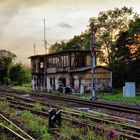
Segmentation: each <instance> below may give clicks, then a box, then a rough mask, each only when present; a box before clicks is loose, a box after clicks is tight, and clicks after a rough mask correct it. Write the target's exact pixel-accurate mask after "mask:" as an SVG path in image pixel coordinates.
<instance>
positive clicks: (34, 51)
mask: <svg viewBox="0 0 140 140" xmlns="http://www.w3.org/2000/svg"><path fill="white" fill-rule="evenodd" d="M35 51H36V50H35V44H34V55H35Z"/></svg>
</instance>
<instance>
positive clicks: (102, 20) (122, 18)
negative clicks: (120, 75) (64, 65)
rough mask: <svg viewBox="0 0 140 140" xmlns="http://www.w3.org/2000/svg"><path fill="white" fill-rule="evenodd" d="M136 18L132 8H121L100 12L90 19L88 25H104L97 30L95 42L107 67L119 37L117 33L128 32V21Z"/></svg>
mask: <svg viewBox="0 0 140 140" xmlns="http://www.w3.org/2000/svg"><path fill="white" fill-rule="evenodd" d="M132 15H133V17H134V16H135V17H136V13H133V12H132V8H127V7H123V8H121V9H119V8H115V9H114V10H109V11H104V12H100V13H99V15H98V17H97V18H91V19H90V21H89V22H90V25H92V24H94V25H105V26H104V28H100V29H98V30H97V33H96V35H95V42H97V43H98V44H99V46H100V52H102V53H103V54H104V55H103V58H104V59H103V60H104V63H106V64H107V65H108V66H110V64H111V63H112V53H113V49H114V48H113V47H114V44H115V41H116V40H117V39H118V37H119V33H120V32H122V31H127V30H128V25H129V23H130V22H131V20H130V19H133V17H132Z"/></svg>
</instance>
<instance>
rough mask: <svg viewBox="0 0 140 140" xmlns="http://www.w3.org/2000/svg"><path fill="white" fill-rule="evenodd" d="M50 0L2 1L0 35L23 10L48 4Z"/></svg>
mask: <svg viewBox="0 0 140 140" xmlns="http://www.w3.org/2000/svg"><path fill="white" fill-rule="evenodd" d="M49 1H50V0H0V3H1V4H0V27H1V28H0V34H1V35H2V33H3V30H4V27H5V26H6V25H7V24H8V23H9V22H10V21H11V19H12V18H13V17H14V16H16V15H17V14H19V12H20V11H21V10H23V9H24V10H25V9H27V10H28V9H30V8H34V7H37V6H41V5H43V4H46V3H47V2H49Z"/></svg>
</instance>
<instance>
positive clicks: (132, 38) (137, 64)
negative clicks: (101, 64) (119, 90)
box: [111, 18, 140, 87]
mask: <svg viewBox="0 0 140 140" xmlns="http://www.w3.org/2000/svg"><path fill="white" fill-rule="evenodd" d="M139 27H140V19H139V18H136V19H135V20H134V21H131V22H130V24H129V29H128V30H127V31H125V32H121V33H120V34H119V38H118V39H117V41H116V42H115V45H114V47H113V57H112V60H113V61H112V63H111V67H112V69H113V81H114V86H116V87H121V86H122V85H123V84H124V82H125V81H134V82H136V84H137V85H140V69H139V68H140V28H139ZM116 81H117V83H116Z"/></svg>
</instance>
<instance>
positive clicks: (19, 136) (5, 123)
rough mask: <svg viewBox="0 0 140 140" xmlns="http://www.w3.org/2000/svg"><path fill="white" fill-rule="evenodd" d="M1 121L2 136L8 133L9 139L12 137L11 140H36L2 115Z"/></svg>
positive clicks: (0, 116) (0, 115)
mask: <svg viewBox="0 0 140 140" xmlns="http://www.w3.org/2000/svg"><path fill="white" fill-rule="evenodd" d="M0 120H2V122H0V129H1V135H2V134H3V135H7V133H8V134H9V136H8V137H10V136H11V138H10V139H14V138H15V139H16V140H35V139H34V138H32V137H31V136H30V135H28V134H27V133H26V132H25V131H23V130H22V129H21V128H19V127H18V126H17V125H15V124H14V123H13V122H11V121H10V120H9V119H8V118H6V117H5V116H4V115H2V114H0ZM9 125H10V127H11V126H12V128H13V129H11V128H10V127H9ZM5 133H6V134H5Z"/></svg>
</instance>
